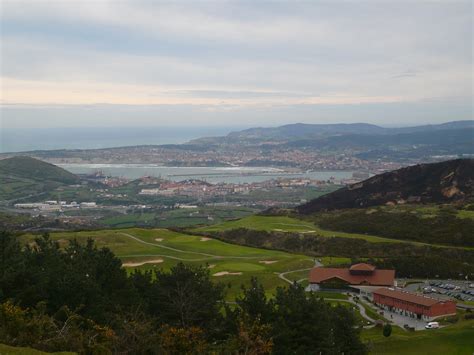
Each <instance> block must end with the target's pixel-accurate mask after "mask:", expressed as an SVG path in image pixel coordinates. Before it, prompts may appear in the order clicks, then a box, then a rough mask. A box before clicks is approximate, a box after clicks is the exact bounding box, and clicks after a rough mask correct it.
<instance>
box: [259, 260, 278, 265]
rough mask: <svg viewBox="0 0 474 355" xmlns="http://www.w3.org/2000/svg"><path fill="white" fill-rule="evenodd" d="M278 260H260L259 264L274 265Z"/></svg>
mask: <svg viewBox="0 0 474 355" xmlns="http://www.w3.org/2000/svg"><path fill="white" fill-rule="evenodd" d="M277 262H278V260H260V261H259V263H260V264H265V265H268V264H275V263H277Z"/></svg>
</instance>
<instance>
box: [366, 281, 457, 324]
mask: <svg viewBox="0 0 474 355" xmlns="http://www.w3.org/2000/svg"><path fill="white" fill-rule="evenodd" d="M372 296H373V300H374V303H375V304H377V305H378V306H379V307H382V308H384V309H386V310H388V311H390V312H395V313H398V314H402V315H405V316H410V317H413V318H418V319H423V320H428V321H430V320H432V319H434V318H437V317H440V316H446V315H452V314H456V303H454V302H453V301H450V300H439V299H436V298H432V297H426V296H423V295H419V294H416V293H411V292H406V291H401V290H397V289H393V288H380V289H378V290H375V291H373V292H372Z"/></svg>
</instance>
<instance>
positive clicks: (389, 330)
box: [383, 323, 392, 338]
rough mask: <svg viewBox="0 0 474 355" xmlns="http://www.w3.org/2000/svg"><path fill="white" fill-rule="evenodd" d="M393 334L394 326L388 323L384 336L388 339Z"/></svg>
mask: <svg viewBox="0 0 474 355" xmlns="http://www.w3.org/2000/svg"><path fill="white" fill-rule="evenodd" d="M391 334H392V326H391V325H390V324H388V323H386V324H385V325H384V326H383V336H384V337H386V338H388V337H389V336H390V335H391Z"/></svg>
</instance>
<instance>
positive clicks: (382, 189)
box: [297, 159, 474, 214]
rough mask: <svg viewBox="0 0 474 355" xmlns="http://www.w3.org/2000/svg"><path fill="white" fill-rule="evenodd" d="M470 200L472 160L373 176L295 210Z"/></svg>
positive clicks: (473, 184) (473, 175) (473, 194)
mask: <svg viewBox="0 0 474 355" xmlns="http://www.w3.org/2000/svg"><path fill="white" fill-rule="evenodd" d="M473 197H474V159H457V160H449V161H445V162H441V163H434V164H421V165H415V166H410V167H407V168H403V169H399V170H395V171H391V172H387V173H384V174H380V175H376V176H374V177H372V178H370V179H367V180H365V181H362V182H360V183H357V184H353V185H350V186H347V187H345V188H342V189H339V190H337V191H335V192H332V193H329V194H327V195H324V196H321V197H319V198H317V199H315V200H312V201H310V202H308V203H306V204H304V205H301V206H299V207H297V211H298V212H299V213H302V214H311V213H315V212H318V211H329V210H336V209H346V208H360V207H370V206H379V205H384V204H399V203H444V202H452V201H459V200H469V199H472V198H473Z"/></svg>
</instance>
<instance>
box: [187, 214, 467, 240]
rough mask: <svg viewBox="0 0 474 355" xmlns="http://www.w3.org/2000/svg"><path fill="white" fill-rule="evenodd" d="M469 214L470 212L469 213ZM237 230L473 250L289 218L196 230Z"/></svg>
mask: <svg viewBox="0 0 474 355" xmlns="http://www.w3.org/2000/svg"><path fill="white" fill-rule="evenodd" d="M468 212H469V211H468ZM237 228H247V229H254V230H264V231H268V232H296V233H303V234H315V235H318V236H321V237H328V238H331V237H340V238H351V239H362V240H366V241H368V242H371V243H408V244H413V245H419V246H423V245H425V246H427V245H429V246H437V247H440V248H462V249H472V248H469V247H456V246H446V245H438V244H429V243H422V242H415V241H410V240H401V239H391V238H385V237H378V236H375V235H367V234H358V233H347V232H339V231H332V230H331V231H330V230H325V229H322V228H320V227H319V226H318V225H317V224H315V223H313V222H311V221H307V220H301V219H297V218H293V217H287V216H259V215H253V216H249V217H245V218H242V219H239V220H235V221H228V222H224V223H221V224H215V225H212V226H204V227H199V228H196V229H195V231H197V232H221V231H226V230H231V229H237Z"/></svg>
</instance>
